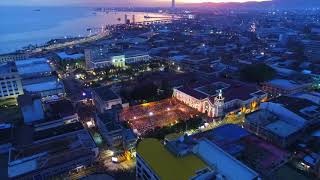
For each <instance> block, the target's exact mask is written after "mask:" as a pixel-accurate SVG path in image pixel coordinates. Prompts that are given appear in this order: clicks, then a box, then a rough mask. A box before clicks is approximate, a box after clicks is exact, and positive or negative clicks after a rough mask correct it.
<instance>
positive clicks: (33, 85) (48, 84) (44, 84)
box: [23, 78, 64, 93]
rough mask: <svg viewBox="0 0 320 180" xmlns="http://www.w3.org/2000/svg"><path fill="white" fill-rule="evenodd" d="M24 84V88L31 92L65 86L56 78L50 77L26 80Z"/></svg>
mask: <svg viewBox="0 0 320 180" xmlns="http://www.w3.org/2000/svg"><path fill="white" fill-rule="evenodd" d="M23 84H24V85H23V88H24V90H26V91H28V92H31V93H33V92H41V91H49V90H55V89H63V88H64V86H63V83H62V82H60V81H59V80H58V79H56V78H53V79H50V80H48V81H37V82H36V81H34V82H31V81H30V82H29V81H24V82H23Z"/></svg>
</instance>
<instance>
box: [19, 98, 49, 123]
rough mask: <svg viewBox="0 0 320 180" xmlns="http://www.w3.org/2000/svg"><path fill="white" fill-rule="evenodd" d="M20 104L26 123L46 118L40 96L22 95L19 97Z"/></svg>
mask: <svg viewBox="0 0 320 180" xmlns="http://www.w3.org/2000/svg"><path fill="white" fill-rule="evenodd" d="M18 104H19V107H20V110H21V112H22V115H23V121H24V123H25V124H32V123H33V122H37V121H41V120H44V119H45V114H44V110H43V107H42V102H41V99H40V97H37V96H31V95H22V96H19V97H18Z"/></svg>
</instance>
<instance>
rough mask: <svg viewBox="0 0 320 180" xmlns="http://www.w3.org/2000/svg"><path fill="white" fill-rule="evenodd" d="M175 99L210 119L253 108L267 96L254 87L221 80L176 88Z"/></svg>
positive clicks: (174, 91)
mask: <svg viewBox="0 0 320 180" xmlns="http://www.w3.org/2000/svg"><path fill="white" fill-rule="evenodd" d="M173 97H175V98H177V99H178V100H179V101H181V102H183V103H185V104H187V105H188V106H190V107H192V108H195V109H197V110H198V111H199V112H202V113H206V114H207V115H208V116H209V117H221V116H223V115H224V114H226V113H229V112H235V111H239V110H240V109H241V108H251V107H252V106H255V105H256V104H257V103H259V102H260V101H261V100H263V99H265V98H266V97H267V94H266V93H265V92H262V91H260V90H259V89H258V88H257V87H256V86H254V85H249V84H245V83H242V82H236V81H229V80H228V81H226V80H221V81H215V82H212V83H211V84H202V85H194V86H191V87H190V86H183V87H178V88H174V89H173ZM253 108H254V107H253Z"/></svg>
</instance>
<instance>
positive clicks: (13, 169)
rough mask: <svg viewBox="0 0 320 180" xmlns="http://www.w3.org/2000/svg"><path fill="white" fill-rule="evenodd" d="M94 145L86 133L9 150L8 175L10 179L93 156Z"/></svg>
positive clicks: (82, 132)
mask: <svg viewBox="0 0 320 180" xmlns="http://www.w3.org/2000/svg"><path fill="white" fill-rule="evenodd" d="M93 148H96V145H95V143H94V141H93V139H92V138H91V136H90V135H89V134H88V132H87V131H81V132H79V133H78V134H74V135H68V136H62V137H56V138H54V139H50V140H47V141H43V142H39V143H36V144H32V145H29V146H27V147H24V148H21V149H17V148H12V149H11V150H10V157H9V167H8V175H9V177H10V178H12V177H18V176H20V175H23V174H26V173H31V172H33V171H39V170H40V171H41V170H42V169H47V168H50V167H54V166H56V165H61V164H64V163H67V162H70V161H73V160H75V159H78V158H83V157H84V156H88V155H93V156H94V152H93V151H92V149H93Z"/></svg>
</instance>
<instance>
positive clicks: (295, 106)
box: [272, 96, 320, 121]
mask: <svg viewBox="0 0 320 180" xmlns="http://www.w3.org/2000/svg"><path fill="white" fill-rule="evenodd" d="M272 103H277V104H281V105H282V106H283V107H285V108H286V109H288V110H290V111H292V112H293V113H295V114H297V115H299V116H300V117H302V118H304V119H305V120H307V121H310V120H313V119H317V118H319V117H320V106H319V105H317V104H316V103H313V102H312V101H309V100H307V99H302V98H296V97H289V96H280V97H278V98H276V99H273V100H272Z"/></svg>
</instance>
